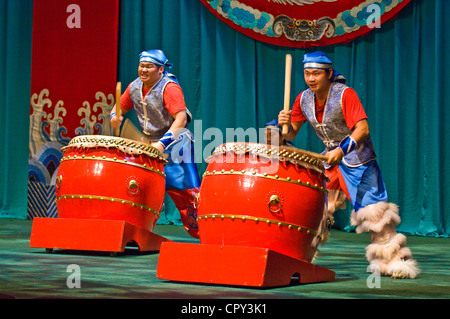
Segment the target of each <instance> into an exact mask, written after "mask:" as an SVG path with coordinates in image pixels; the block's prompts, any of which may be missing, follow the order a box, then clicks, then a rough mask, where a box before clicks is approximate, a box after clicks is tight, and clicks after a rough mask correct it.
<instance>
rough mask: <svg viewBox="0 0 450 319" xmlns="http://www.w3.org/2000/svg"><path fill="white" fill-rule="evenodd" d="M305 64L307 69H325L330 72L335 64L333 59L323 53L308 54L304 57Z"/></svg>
mask: <svg viewBox="0 0 450 319" xmlns="http://www.w3.org/2000/svg"><path fill="white" fill-rule="evenodd" d="M303 63H304V68H305V69H323V70H328V69H329V68H331V64H333V62H332V61H331V59H330V58H329V57H328V56H327V55H326V54H325V53H323V52H321V51H316V52H313V53H306V54H305V55H304V56H303Z"/></svg>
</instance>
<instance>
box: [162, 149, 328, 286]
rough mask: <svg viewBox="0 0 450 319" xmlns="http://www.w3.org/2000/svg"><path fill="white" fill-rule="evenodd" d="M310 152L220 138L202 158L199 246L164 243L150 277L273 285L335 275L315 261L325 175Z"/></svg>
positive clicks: (321, 224) (323, 223) (321, 228)
mask: <svg viewBox="0 0 450 319" xmlns="http://www.w3.org/2000/svg"><path fill="white" fill-rule="evenodd" d="M314 155H315V154H314V153H310V152H305V151H302V150H299V149H295V148H287V147H280V148H268V147H267V146H266V145H263V144H251V143H226V144H223V145H222V146H220V147H218V148H217V149H216V150H215V151H214V153H213V155H212V156H211V157H210V158H209V159H208V163H209V164H208V167H207V169H206V172H205V174H204V176H203V181H202V184H201V187H200V195H199V201H198V217H197V220H198V225H199V233H200V244H181V243H163V244H162V245H161V251H160V256H159V261H158V269H157V276H158V278H160V279H168V280H174V281H185V282H198V283H214V284H225V285H238V286H256V287H273V286H284V285H289V284H290V282H291V279H292V277H297V276H298V277H299V282H300V283H311V282H320V281H330V280H334V275H335V273H334V272H333V271H330V270H328V269H326V268H323V267H320V266H317V265H314V264H312V263H311V260H312V259H313V257H314V254H315V251H316V249H317V245H318V243H319V241H320V236H321V235H322V232H323V231H324V230H325V227H326V203H327V200H326V199H327V190H326V176H325V174H324V171H325V169H324V167H323V163H322V162H321V161H320V160H319V159H317V158H316V157H314Z"/></svg>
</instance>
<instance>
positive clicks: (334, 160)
mask: <svg viewBox="0 0 450 319" xmlns="http://www.w3.org/2000/svg"><path fill="white" fill-rule="evenodd" d="M326 155H327V156H328V161H327V164H329V165H332V166H334V165H339V164H340V163H341V161H342V158H343V157H344V152H342V150H341V149H340V148H339V147H336V148H335V149H334V150H332V151H329V152H328V153H327V154H326Z"/></svg>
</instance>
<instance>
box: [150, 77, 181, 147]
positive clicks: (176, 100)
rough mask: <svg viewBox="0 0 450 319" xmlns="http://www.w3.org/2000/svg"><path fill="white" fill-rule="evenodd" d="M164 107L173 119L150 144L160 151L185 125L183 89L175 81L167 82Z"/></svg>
mask: <svg viewBox="0 0 450 319" xmlns="http://www.w3.org/2000/svg"><path fill="white" fill-rule="evenodd" d="M163 98H164V107H165V108H166V109H167V110H168V111H169V113H170V114H171V115H172V117H173V119H174V121H173V123H172V125H171V126H170V128H169V130H168V131H167V133H166V134H164V136H163V137H162V138H161V139H160V140H159V141H158V142H157V143H153V144H152V146H153V147H155V148H157V149H158V150H159V151H160V152H161V153H162V152H164V150H165V149H166V148H168V147H169V145H170V144H171V143H173V142H174V141H175V140H176V138H177V137H178V135H180V133H181V132H182V131H183V129H184V128H185V127H186V125H187V113H186V104H185V102H184V96H183V91H182V89H181V87H180V86H179V85H178V84H176V83H169V84H167V86H166V89H165V90H164V95H163Z"/></svg>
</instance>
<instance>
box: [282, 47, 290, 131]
mask: <svg viewBox="0 0 450 319" xmlns="http://www.w3.org/2000/svg"><path fill="white" fill-rule="evenodd" d="M291 69H292V56H291V55H290V54H286V72H285V76H284V110H285V111H286V112H289V101H290V96H291ZM282 132H283V134H287V133H288V132H289V124H283V131H282Z"/></svg>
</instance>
